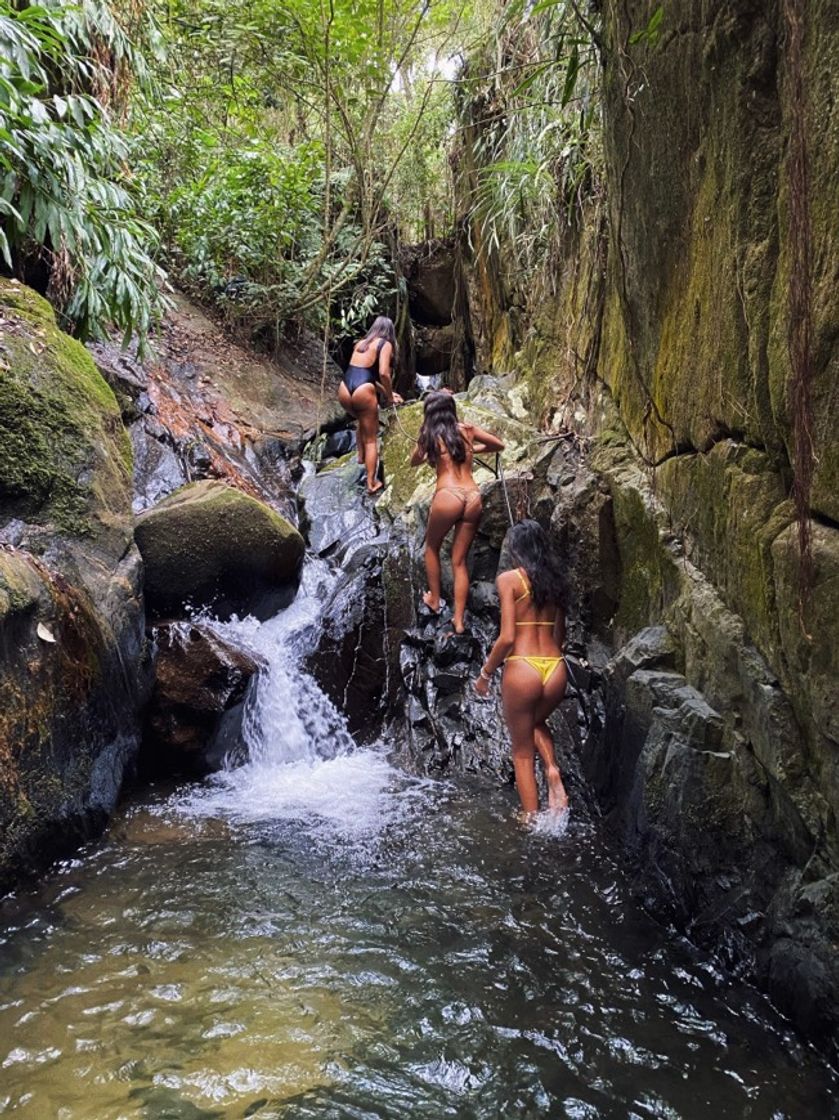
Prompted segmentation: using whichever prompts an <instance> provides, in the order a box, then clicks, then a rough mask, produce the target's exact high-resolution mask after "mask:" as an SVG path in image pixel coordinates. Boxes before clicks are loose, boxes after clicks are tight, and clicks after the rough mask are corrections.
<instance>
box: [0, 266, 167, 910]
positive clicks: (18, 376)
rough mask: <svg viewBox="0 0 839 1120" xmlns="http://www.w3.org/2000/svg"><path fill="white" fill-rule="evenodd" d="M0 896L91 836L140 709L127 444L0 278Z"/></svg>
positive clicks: (89, 366)
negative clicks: (15, 883) (50, 860)
mask: <svg viewBox="0 0 839 1120" xmlns="http://www.w3.org/2000/svg"><path fill="white" fill-rule="evenodd" d="M0 338H2V342H0V500H2V510H1V511H0V777H1V778H2V780H0V890H2V889H4V888H6V887H8V886H10V885H12V884H13V883H14V882H15V881H16V880H17V879H19V878H20V877H21V876H22V875H24V874H26V873H27V872H30V871H34V870H36V869H38V868H39V867H41V866H43V865H44V864H45V863H46V862H48V861H49V859H51V858H52V857H53V856H55V855H57V854H60V853H63V852H66V851H68V850H70V849H71V848H72V847H73V845H74V844H76V843H78V842H79V841H81V840H83V839H85V838H86V837H88V836H90V835H91V834H92V833H93V832H94V831H96V829H98V828H101V827H102V826H103V825H104V823H105V822H106V820H107V817H108V814H109V813H110V811H111V810H112V809H113V807H114V805H115V803H116V799H117V796H118V794H119V789H120V785H121V782H122V777H123V773H124V771H125V769H126V767H128V766H130V765H131V763H132V760H133V758H134V756H135V754H136V750H137V746H138V743H139V710H140V707H141V704H142V701H143V699H144V695H145V688H146V682H147V674H146V672H145V669H144V657H143V655H144V639H143V619H142V602H141V597H140V583H141V565H140V558H139V554H138V552H137V550H136V548H135V547H134V545H133V541H132V527H133V526H132V516H131V494H130V479H131V446H130V443H129V441H128V438H127V436H126V433H125V430H124V428H123V426H122V422H121V419H120V412H119V408H118V406H117V402H116V400H115V398H114V395H113V393H112V392H111V390H110V389H109V388H108V386H107V385H106V383H105V382H104V381H103V379H102V377H101V376H100V375H99V373H98V372H97V370H96V367H95V366H94V364H93V361H92V359H91V358H90V356H89V355H88V354H87V352H86V351H85V349H84V347H83V346H81V345H80V344H79V343H78V342H76V341H75V340H74V339H72V338H69V337H68V336H67V335H65V334H64V333H63V332H62V331H60V330H59V329H58V326H57V325H56V322H55V317H54V315H53V312H52V309H51V308H50V306H49V304H48V303H47V302H46V301H45V300H43V299H41V297H40V296H38V295H36V294H35V293H34V292H32V291H30V290H29V289H28V288H25V287H24V286H23V285H21V284H18V283H16V282H14V281H7V280H0Z"/></svg>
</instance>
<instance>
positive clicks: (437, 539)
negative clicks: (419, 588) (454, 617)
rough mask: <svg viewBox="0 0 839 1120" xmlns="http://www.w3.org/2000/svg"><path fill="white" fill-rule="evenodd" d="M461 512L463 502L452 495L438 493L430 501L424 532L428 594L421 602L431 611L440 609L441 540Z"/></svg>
mask: <svg viewBox="0 0 839 1120" xmlns="http://www.w3.org/2000/svg"><path fill="white" fill-rule="evenodd" d="M462 512H463V502H462V501H461V500H460V499H459V498H458V497H456V495H454V494H448V493H446V492H445V491H438V492H437V493H436V494H435V495H434V497H433V498H432V500H431V508H430V509H429V511H428V525H427V527H426V530H425V554H424V556H425V574H426V577H427V578H428V592H427V593H426V594H425V595H423V597H422V601H423V602H424V603H425V605H426V606H427V607H428V608H430V610H432V611H439V609H440V593H441V567H440V547H441V546H442V544H443V540H444V538H445V536H446V533H448V531H449V529H451V527H452V525H454V524H455V523H456V522H457V519H458V518H459V517H460V515H461V513H462Z"/></svg>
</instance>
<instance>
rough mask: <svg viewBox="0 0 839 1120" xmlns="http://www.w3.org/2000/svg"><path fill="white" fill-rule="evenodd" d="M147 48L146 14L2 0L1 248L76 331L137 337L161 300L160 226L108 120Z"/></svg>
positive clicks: (141, 70) (141, 75) (95, 3)
mask: <svg viewBox="0 0 839 1120" xmlns="http://www.w3.org/2000/svg"><path fill="white" fill-rule="evenodd" d="M155 47H156V42H155V37H154V34H153V26H152V25H151V24H149V23H148V22H147V21H146V20H145V19H143V18H142V17H141V16H139V15H138V13H134V16H133V17H132V16H131V14H130V13H123V17H122V18H120V17H119V16H118V15H117V13H116V12H115V10H114V9H112V8H111V7H109V6H108V5H107V4H106V3H104V2H103V0H79V2H78V3H75V4H73V5H67V4H63V3H59V2H58V0H43V2H42V3H41V4H38V5H28V4H24V3H15V2H9V0H0V221H2V225H0V258H2V263H3V265H4V266H5V267H6V268H7V269H8V270H9V271H10V272H17V273H18V274H19V275H21V276H24V277H26V278H30V277H31V276H32V275H40V276H43V277H45V278H46V280H47V284H46V288H47V294H48V295H49V297H50V298H51V300H52V302H53V303H54V304H55V306H56V307H57V309H58V310H59V312H60V313H61V314H62V315H63V317H64V321H65V322H66V323H67V324H68V325H72V326H73V327H74V328H75V330H76V331H77V333H78V334H79V335H80V336H81V337H83V338H84V337H91V336H98V335H101V334H102V333H103V332H104V331H105V330H106V329H107V328H108V326H109V325H116V326H117V327H118V328H119V329H120V330H122V331H123V333H124V334H125V335H126V337H130V335H131V334H132V332H134V331H137V332H138V333H139V334H140V335H141V336H143V335H144V334H145V333H146V332H147V330H148V328H149V326H150V325H151V322H152V320H153V318H154V317H155V316H156V314H157V313H158V312H159V310H160V307H161V297H160V294H159V287H158V283H159V273H158V269H157V266H156V265H155V262H154V259H153V256H154V249H155V244H156V234H155V231H154V229H153V227H152V226H151V225H150V224H149V223H147V222H144V221H142V220H141V219H140V217H139V216H138V213H137V209H136V206H135V203H134V199H133V197H132V192H131V189H130V185H129V183H128V179H127V173H126V159H127V154H128V145H127V139H126V137H125V135H124V133H123V132H122V131H121V130H120V128H119V127H118V125H117V123H116V122H117V121H118V118H119V115H120V113H121V111H122V109H123V108H124V105H125V103H126V100H127V98H128V96H129V94H130V91H131V88H132V85H133V83H134V82H140V83H143V82H146V81H147V80H148V68H147V63H146V57H145V54H144V50H145V49H151V50H154V49H155Z"/></svg>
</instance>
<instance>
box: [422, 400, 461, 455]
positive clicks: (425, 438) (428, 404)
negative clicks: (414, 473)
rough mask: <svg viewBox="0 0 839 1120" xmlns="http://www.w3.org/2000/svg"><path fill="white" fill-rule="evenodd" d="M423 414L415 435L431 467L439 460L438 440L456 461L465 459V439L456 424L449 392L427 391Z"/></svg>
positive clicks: (455, 414) (454, 408) (454, 409)
mask: <svg viewBox="0 0 839 1120" xmlns="http://www.w3.org/2000/svg"><path fill="white" fill-rule="evenodd" d="M424 408H425V416H424V418H423V421H422V427H421V428H420V430H419V435H418V436H417V444H418V445H419V449H420V451H422V453H423V454H424V455H425V457H426V458H427V459H428V461H429V463H430V464H431V465H432V467H436V466H437V463H438V462H439V460H440V441H441V440H442V442H443V444H444V445H445V447H446V448H447V449H448V452H449V455H451V457H452V459H453V460H454V461H455V462H456V463H464V462H465V461H466V441H465V440H464V438H463V436H462V435H461V432H460V428H458V426H457V406H456V405H455V402H454V397H453V396H452V394H451V393H443V392H440V391H437V392H434V393H429V394H428V396H427V397H426V398H425V405H424Z"/></svg>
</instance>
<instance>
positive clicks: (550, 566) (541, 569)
mask: <svg viewBox="0 0 839 1120" xmlns="http://www.w3.org/2000/svg"><path fill="white" fill-rule="evenodd" d="M507 547H508V549H509V556H510V560H511V561H512V563H513V566H514V567H516V568H524V570H525V572H527V578H528V580H529V581H530V591H531V595H532V598H533V605H534V607H537V608H539V609H541V608H542V607H546V606H556V607H564V604H565V583H564V580H563V578H562V572H561V570H560V567H559V560H558V558H557V555H556V550H555V549H554V546H553V544H552V543H551V538H550V537H549V536H548V534H547V533H546V532H545V530H544V529H543V528H542V526H541V525H540V524H539V522H538V521H533V520H532V518H529V517H528V518H525V519H524V520H523V521H517V522H516V524H515V525H514V526H513V527H512V528H511V529H510V532H509V533H508V535H507Z"/></svg>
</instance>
